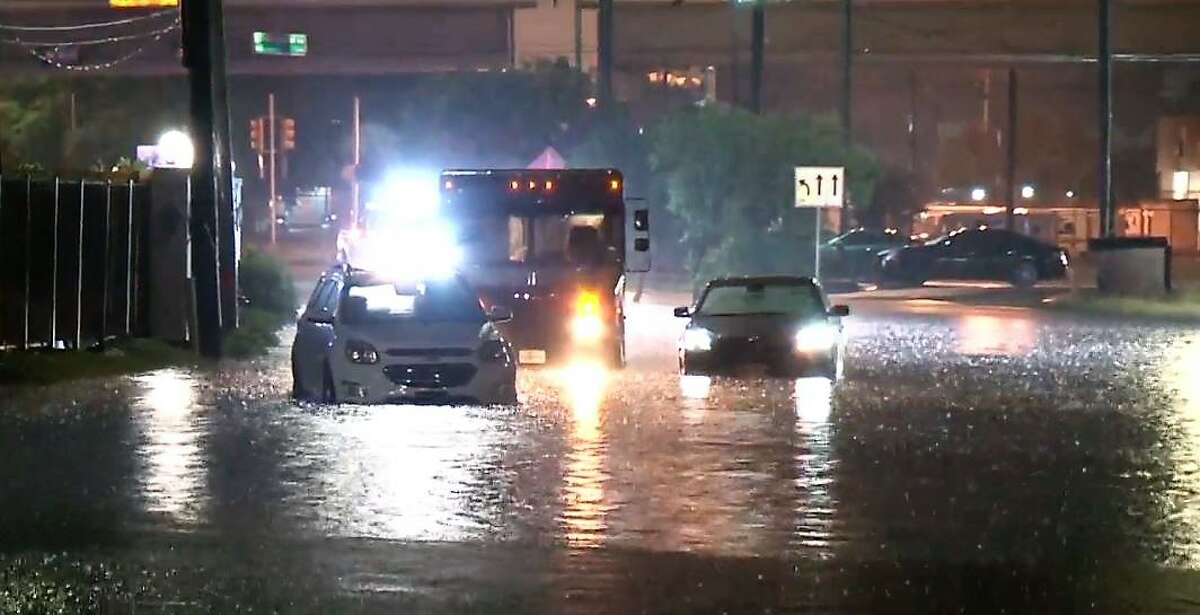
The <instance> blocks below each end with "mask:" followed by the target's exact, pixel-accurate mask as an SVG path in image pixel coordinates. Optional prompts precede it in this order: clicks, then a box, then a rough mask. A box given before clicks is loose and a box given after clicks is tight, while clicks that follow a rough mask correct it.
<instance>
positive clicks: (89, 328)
mask: <svg viewBox="0 0 1200 615" xmlns="http://www.w3.org/2000/svg"><path fill="white" fill-rule="evenodd" d="M146 195H147V190H146V189H145V187H144V186H142V185H139V184H137V183H134V182H120V183H116V184H114V183H111V182H108V181H94V180H92V181H80V180H77V179H76V180H64V179H58V178H56V179H52V180H46V179H36V180H35V179H31V178H27V177H19V178H17V177H7V178H0V347H21V348H23V347H48V346H53V347H68V348H85V347H88V346H91V345H94V344H96V343H98V342H101V341H102V340H104V339H105V338H106V337H108V336H114V335H115V336H121V335H131V334H137V333H138V332H139V330H140V329H141V328H142V327H141V324H140V318H141V316H142V313H143V311H144V310H141V309H139V306H140V304H141V301H142V300H141V280H142V279H143V276H141V275H139V273H138V268H139V267H141V266H143V263H142V262H141V260H142V259H141V258H140V255H141V254H142V253H143V251H144V245H142V243H143V241H144V239H143V237H144V231H145V224H144V222H143V217H144V215H145V212H146Z"/></svg>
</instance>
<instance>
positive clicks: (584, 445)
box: [556, 362, 609, 548]
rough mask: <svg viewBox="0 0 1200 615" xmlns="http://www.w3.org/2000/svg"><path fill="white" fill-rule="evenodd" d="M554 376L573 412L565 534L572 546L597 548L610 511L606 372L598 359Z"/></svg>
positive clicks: (564, 499)
mask: <svg viewBox="0 0 1200 615" xmlns="http://www.w3.org/2000/svg"><path fill="white" fill-rule="evenodd" d="M556 380H557V382H558V386H559V388H560V390H561V391H562V398H563V399H564V400H565V401H566V403H567V405H568V408H567V410H569V412H570V415H571V434H570V442H569V444H570V450H569V452H568V453H567V467H566V471H565V475H564V477H563V482H564V486H563V494H562V498H563V512H562V521H563V523H564V525H565V526H566V527H565V532H564V533H565V536H566V539H567V542H568V543H569V544H570V545H571V546H573V547H585V548H591V547H599V546H601V545H602V544H603V542H604V531H605V529H606V527H607V526H606V523H605V521H606V517H607V514H608V513H607V508H606V506H605V505H604V483H605V482H606V481H607V479H608V474H607V472H606V470H605V468H604V457H605V456H606V454H607V447H608V443H607V441H606V439H605V435H604V432H603V430H602V426H603V417H602V416H601V408H602V406H603V403H604V397H605V393H606V391H607V388H608V381H609V373H608V370H607V369H606V368H605V367H604V366H603V365H600V364H598V363H588V362H576V363H571V364H569V365H567V366H565V367H563V368H562V369H561V370H560V371H559V373H558V374H557V378H556Z"/></svg>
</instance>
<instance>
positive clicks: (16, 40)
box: [0, 19, 179, 47]
mask: <svg viewBox="0 0 1200 615" xmlns="http://www.w3.org/2000/svg"><path fill="white" fill-rule="evenodd" d="M178 27H179V20H178V19H176V20H175V21H173V22H171V25H169V26H167V27H165V28H159V29H157V30H150V31H149V32H135V33H132V34H119V35H114V36H106V37H104V38H93V39H85V40H70V41H31V40H26V39H23V38H20V37H13V38H0V43H4V44H8V45H17V46H19V47H69V46H73V45H74V46H88V45H106V44H109V43H119V42H121V41H133V40H138V39H142V38H151V37H157V36H161V35H163V34H166V33H167V32H170V31H172V30H174V29H176V28H178Z"/></svg>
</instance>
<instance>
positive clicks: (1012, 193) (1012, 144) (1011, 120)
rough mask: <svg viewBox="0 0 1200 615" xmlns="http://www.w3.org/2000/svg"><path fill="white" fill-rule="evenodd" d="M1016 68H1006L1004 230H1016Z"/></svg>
mask: <svg viewBox="0 0 1200 615" xmlns="http://www.w3.org/2000/svg"><path fill="white" fill-rule="evenodd" d="M1017 111H1018V109H1017V67H1015V66H1010V67H1009V68H1008V143H1007V144H1006V145H1007V146H1008V147H1007V152H1006V156H1005V157H1006V164H1005V171H1004V187H1005V190H1007V191H1008V198H1007V199H1006V200H1005V202H1004V204H1005V207H1006V208H1007V211H1005V224H1004V225H1005V228H1007V229H1008V230H1010V231H1015V230H1016V226H1017V225H1016V222H1017V217H1016V213H1015V210H1016V208H1017Z"/></svg>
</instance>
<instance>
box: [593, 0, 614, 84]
mask: <svg viewBox="0 0 1200 615" xmlns="http://www.w3.org/2000/svg"><path fill="white" fill-rule="evenodd" d="M597 17H598V21H599V23H598V24H597V33H596V35H597V39H598V40H597V41H596V43H597V46H598V47H599V49H598V50H597V51H598V55H599V56H600V57H599V58H598V61H599V64H600V66H599V67H598V68H599V71H600V76H599V79H598V81H599V86H600V87H599V90H600V91H599V96H598V97H599V99H600V104H601V105H610V104H612V95H613V90H612V77H613V75H612V73H613V0H600V1H599V11H598V15H597Z"/></svg>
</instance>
